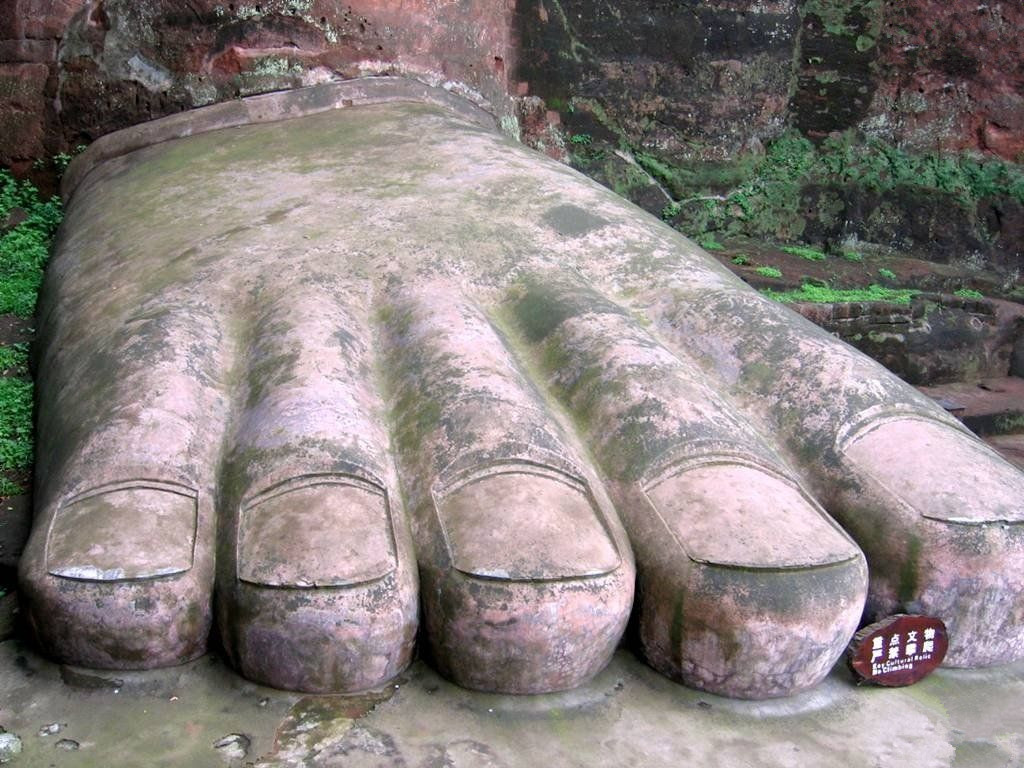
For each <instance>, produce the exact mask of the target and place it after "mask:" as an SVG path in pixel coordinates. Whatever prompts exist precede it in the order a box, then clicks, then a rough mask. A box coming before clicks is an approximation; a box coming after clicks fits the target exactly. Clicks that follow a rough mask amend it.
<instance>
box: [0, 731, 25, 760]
mask: <svg viewBox="0 0 1024 768" xmlns="http://www.w3.org/2000/svg"><path fill="white" fill-rule="evenodd" d="M20 754H21V739H19V738H18V737H17V736H15V735H14V734H13V733H7V732H6V731H4V730H3V729H2V728H0V763H9V762H11V760H13V759H14V758H15V757H16V756H17V755H20Z"/></svg>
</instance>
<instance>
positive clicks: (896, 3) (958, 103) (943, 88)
mask: <svg viewBox="0 0 1024 768" xmlns="http://www.w3.org/2000/svg"><path fill="white" fill-rule="evenodd" d="M1022 27H1024V5H1021V3H1010V2H992V3H945V2H935V1H934V0H889V2H887V3H886V8H885V19H884V28H883V36H882V44H881V46H880V52H879V58H878V65H877V73H878V74H877V80H878V90H877V93H876V95H875V99H874V103H873V104H872V107H871V115H870V117H869V118H868V121H867V122H868V123H869V124H870V125H872V126H877V127H878V131H879V133H881V134H882V135H885V136H887V137H888V138H892V139H893V140H896V141H899V142H905V143H906V144H908V145H910V146H912V147H916V148H918V149H929V150H932V149H935V148H936V147H943V148H950V149H961V148H973V149H981V150H987V151H990V152H994V153H995V154H997V155H1000V156H1002V157H1004V158H1006V159H1008V160H1018V161H1019V160H1020V158H1021V153H1022V152H1024V64H1022V63H1021V62H1024V36H1022V35H1021V34H1020V30H1021V29H1022Z"/></svg>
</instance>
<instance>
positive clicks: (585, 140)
mask: <svg viewBox="0 0 1024 768" xmlns="http://www.w3.org/2000/svg"><path fill="white" fill-rule="evenodd" d="M569 143H570V144H575V145H576V146H580V147H589V146H590V145H591V144H593V143H594V140H593V139H592V138H591V136H590V134H589V133H574V134H573V135H572V136H570V137H569Z"/></svg>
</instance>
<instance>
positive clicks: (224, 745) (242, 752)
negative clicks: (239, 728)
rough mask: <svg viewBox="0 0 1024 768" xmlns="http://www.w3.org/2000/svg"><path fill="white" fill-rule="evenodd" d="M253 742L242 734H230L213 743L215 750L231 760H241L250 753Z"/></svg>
mask: <svg viewBox="0 0 1024 768" xmlns="http://www.w3.org/2000/svg"><path fill="white" fill-rule="evenodd" d="M251 744H252V742H251V741H250V740H249V737H248V736H246V735H245V734H242V733H229V734H228V735H227V736H223V737H221V738H219V739H217V740H216V741H215V742H213V748H214V749H216V750H217V751H219V752H220V753H221V755H222V756H223V757H225V758H226V759H229V760H241V759H242V758H243V757H245V756H246V755H247V754H248V753H249V746H250V745H251Z"/></svg>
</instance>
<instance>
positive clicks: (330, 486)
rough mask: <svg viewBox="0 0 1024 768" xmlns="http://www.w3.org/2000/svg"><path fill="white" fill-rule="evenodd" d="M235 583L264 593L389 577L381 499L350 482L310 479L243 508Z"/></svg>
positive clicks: (372, 489) (386, 516)
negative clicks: (270, 589)
mask: <svg viewBox="0 0 1024 768" xmlns="http://www.w3.org/2000/svg"><path fill="white" fill-rule="evenodd" d="M237 562H238V578H239V579H241V580H242V581H246V582H249V583H250V584H256V585H262V586H268V587H347V586H353V585H355V584H361V583H364V582H368V581H374V580H376V579H380V578H383V577H384V576H387V575H388V574H389V573H391V572H392V571H394V570H395V568H396V567H397V558H396V555H395V539H394V531H393V529H392V521H391V512H390V510H389V506H388V497H387V492H386V491H385V490H384V488H383V487H382V486H381V485H379V484H377V483H373V482H370V481H367V480H364V479H362V478H358V477H354V476H351V475H309V476H306V477H300V478H296V479H294V480H289V481H287V482H285V483H282V484H280V485H277V486H275V487H273V488H271V489H270V490H267V491H265V492H263V493H261V494H259V495H257V496H255V497H253V498H252V499H249V500H248V501H246V502H244V503H243V505H242V514H241V519H240V522H239V529H238V558H237Z"/></svg>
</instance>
